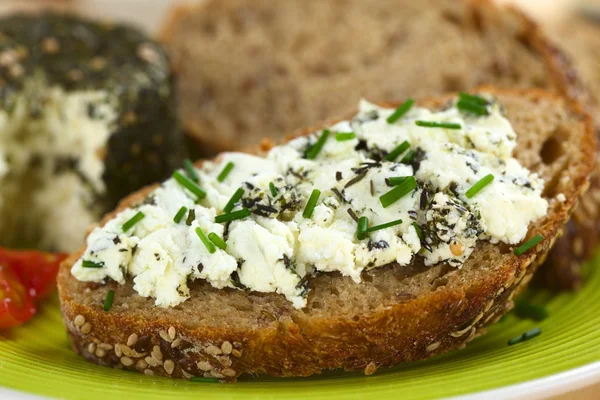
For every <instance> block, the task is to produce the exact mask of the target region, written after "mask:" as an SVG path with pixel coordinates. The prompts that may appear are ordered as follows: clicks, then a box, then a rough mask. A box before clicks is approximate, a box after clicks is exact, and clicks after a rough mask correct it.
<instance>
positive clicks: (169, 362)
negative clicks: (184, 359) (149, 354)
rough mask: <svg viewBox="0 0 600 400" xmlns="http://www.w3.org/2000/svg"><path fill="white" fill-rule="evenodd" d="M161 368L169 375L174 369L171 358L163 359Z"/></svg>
mask: <svg viewBox="0 0 600 400" xmlns="http://www.w3.org/2000/svg"><path fill="white" fill-rule="evenodd" d="M163 368H164V369H165V371H166V373H167V374H169V375H171V374H172V373H173V371H174V370H175V363H174V362H173V361H172V360H165V362H164V363H163Z"/></svg>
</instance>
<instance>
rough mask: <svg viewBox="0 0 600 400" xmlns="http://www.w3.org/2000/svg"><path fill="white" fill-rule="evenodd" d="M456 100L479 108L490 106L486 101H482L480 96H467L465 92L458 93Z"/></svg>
mask: <svg viewBox="0 0 600 400" xmlns="http://www.w3.org/2000/svg"><path fill="white" fill-rule="evenodd" d="M458 98H459V100H464V101H468V102H469V103H474V104H477V105H479V106H487V105H489V104H490V103H489V102H488V101H487V100H486V99H484V98H483V97H481V96H477V95H474V94H469V93H465V92H460V93H459V94H458Z"/></svg>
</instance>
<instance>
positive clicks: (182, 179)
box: [173, 171, 206, 200]
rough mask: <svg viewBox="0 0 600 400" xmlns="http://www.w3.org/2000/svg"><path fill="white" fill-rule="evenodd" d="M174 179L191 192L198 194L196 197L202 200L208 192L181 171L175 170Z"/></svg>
mask: <svg viewBox="0 0 600 400" xmlns="http://www.w3.org/2000/svg"><path fill="white" fill-rule="evenodd" d="M173 179H175V181H176V182H177V183H179V184H180V185H181V186H183V187H184V188H186V189H187V190H189V191H190V192H191V193H193V194H194V195H196V197H197V198H198V199H199V200H200V199H203V198H205V197H206V192H205V191H204V190H202V189H201V188H200V186H198V185H196V183H194V181H192V180H191V179H190V178H188V177H187V176H185V175H183V174H182V173H181V172H179V171H175V172H173Z"/></svg>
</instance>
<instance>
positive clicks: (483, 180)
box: [465, 174, 494, 199]
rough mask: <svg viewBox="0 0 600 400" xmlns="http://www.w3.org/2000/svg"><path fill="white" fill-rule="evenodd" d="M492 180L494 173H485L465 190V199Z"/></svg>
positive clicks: (471, 196)
mask: <svg viewBox="0 0 600 400" xmlns="http://www.w3.org/2000/svg"><path fill="white" fill-rule="evenodd" d="M493 180H494V175H492V174H487V175H486V176H484V177H483V178H481V179H480V180H479V181H478V182H477V183H475V184H474V185H473V186H471V188H470V189H469V190H467V192H466V193H465V196H466V197H467V199H471V198H473V196H475V195H476V194H477V193H479V192H480V191H481V190H482V189H483V188H484V187H486V186H487V185H489V184H490V183H492V181H493Z"/></svg>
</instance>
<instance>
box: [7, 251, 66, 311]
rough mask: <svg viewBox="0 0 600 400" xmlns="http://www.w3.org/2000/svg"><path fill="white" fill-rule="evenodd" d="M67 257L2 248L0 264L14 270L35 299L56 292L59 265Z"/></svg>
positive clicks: (64, 255)
mask: <svg viewBox="0 0 600 400" xmlns="http://www.w3.org/2000/svg"><path fill="white" fill-rule="evenodd" d="M65 257H66V254H51V253H44V252H41V251H34V250H6V249H2V248H0V264H5V265H7V266H8V267H9V268H11V269H12V270H13V272H14V273H15V274H16V275H17V276H18V277H19V279H20V280H21V282H22V283H23V285H25V287H26V288H27V290H29V293H30V295H31V297H32V298H33V299H34V300H39V299H43V298H45V297H47V296H48V295H50V294H51V293H52V292H54V290H55V288H56V274H57V273H58V267H59V266H60V263H61V261H62V260H64V259H65Z"/></svg>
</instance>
